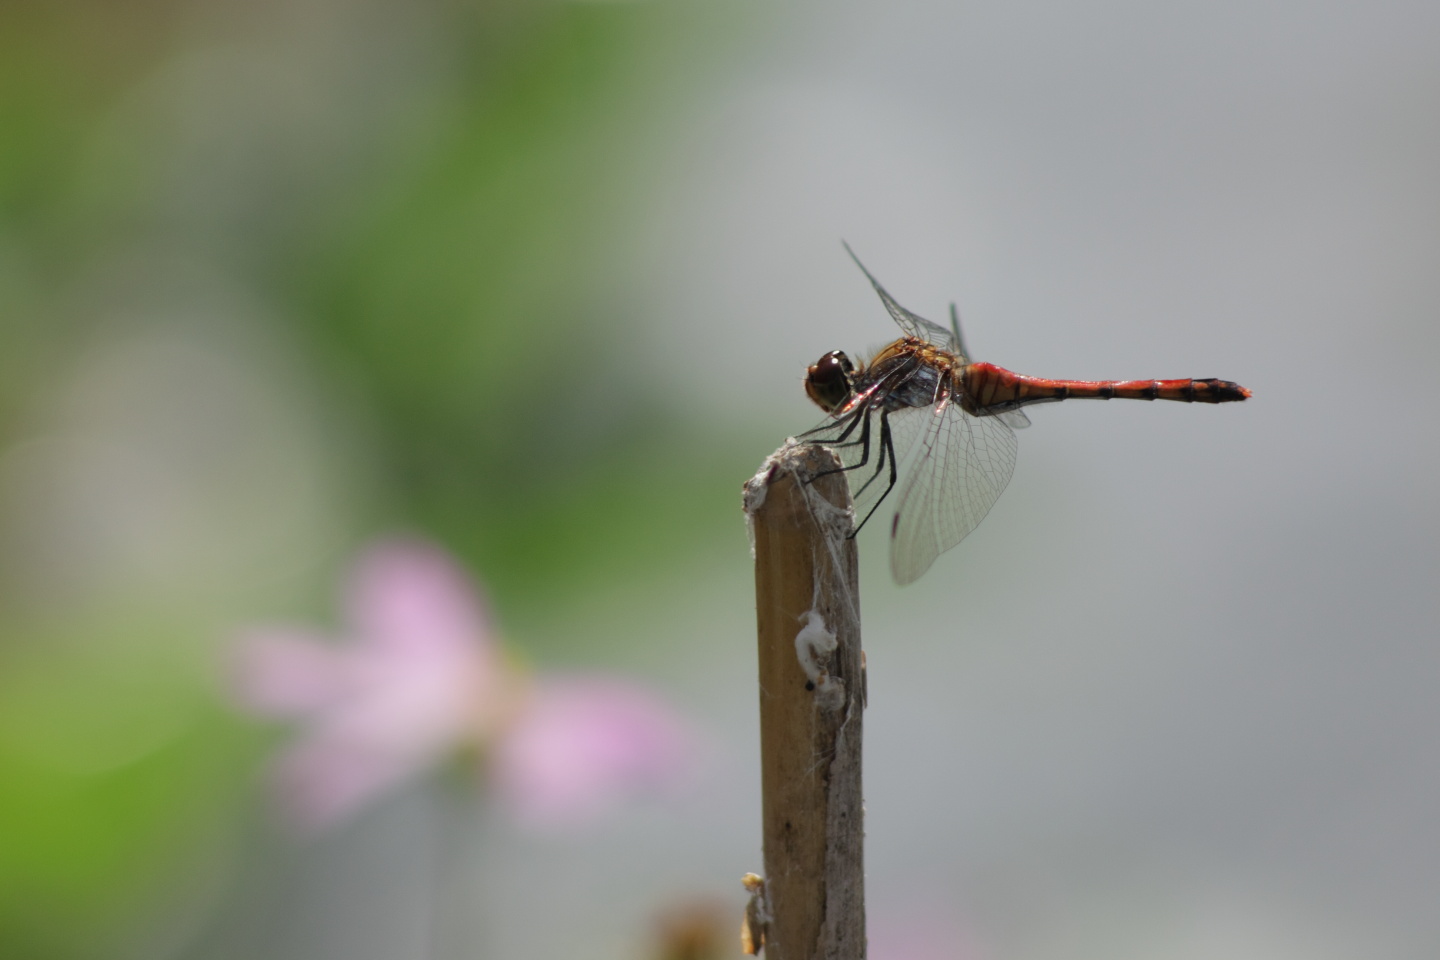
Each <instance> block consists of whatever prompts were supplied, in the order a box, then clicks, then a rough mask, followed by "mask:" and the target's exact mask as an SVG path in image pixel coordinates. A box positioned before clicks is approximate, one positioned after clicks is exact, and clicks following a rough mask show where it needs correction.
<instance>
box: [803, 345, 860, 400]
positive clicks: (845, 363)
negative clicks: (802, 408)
mask: <svg viewBox="0 0 1440 960" xmlns="http://www.w3.org/2000/svg"><path fill="white" fill-rule="evenodd" d="M854 373H855V365H854V364H853V363H851V362H850V358H849V357H847V356H845V354H843V353H841V352H840V351H839V350H831V351H830V352H829V353H827V354H825V356H823V357H821V358H820V359H819V360H816V361H815V362H814V363H813V364H811V365H810V368H809V369H808V370H807V371H806V372H805V392H806V393H808V394H809V395H810V399H811V400H813V401H815V405H816V406H818V407H819V408H820V409H822V410H824V411H825V412H826V413H834V412H835V411H836V410H838V409H840V408H841V407H842V406H844V405H845V402H846V401H847V400H849V399H850V397H851V396H852V395H853V394H854V393H855V386H854V381H853V379H852V376H853V374H854Z"/></svg>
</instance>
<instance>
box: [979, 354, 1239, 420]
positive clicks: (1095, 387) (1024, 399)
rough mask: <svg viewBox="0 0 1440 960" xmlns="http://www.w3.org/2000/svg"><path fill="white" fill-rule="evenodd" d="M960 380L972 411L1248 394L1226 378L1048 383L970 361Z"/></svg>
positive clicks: (1229, 397) (1197, 399)
mask: <svg viewBox="0 0 1440 960" xmlns="http://www.w3.org/2000/svg"><path fill="white" fill-rule="evenodd" d="M960 379H961V382H962V383H963V385H964V393H965V397H964V400H963V401H962V403H963V404H964V405H965V406H966V407H967V408H968V407H972V406H973V407H974V410H972V411H971V412H973V413H982V412H984V411H985V410H986V409H987V408H991V407H995V408H1000V409H1014V408H1016V407H1021V406H1024V405H1026V404H1028V403H1044V402H1054V401H1056V400H1070V399H1080V398H1090V399H1098V400H1109V399H1111V398H1112V397H1116V398H1121V399H1126V400H1179V401H1180V402H1182V403H1228V402H1230V401H1232V400H1244V399H1245V398H1246V397H1248V396H1250V391H1249V390H1247V389H1245V388H1244V387H1242V386H1240V385H1239V384H1238V383H1234V382H1232V381H1230V380H1216V379H1213V378H1211V379H1205V380H1047V379H1045V378H1043V377H1026V376H1021V375H1020V374H1018V373H1014V372H1013V371H1010V370H1006V369H1005V368H1004V367H997V366H995V364H993V363H972V364H970V365H968V366H966V367H965V369H964V370H963V371H962V373H961V375H960Z"/></svg>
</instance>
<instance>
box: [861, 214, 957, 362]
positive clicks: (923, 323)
mask: <svg viewBox="0 0 1440 960" xmlns="http://www.w3.org/2000/svg"><path fill="white" fill-rule="evenodd" d="M842 242H843V241H842ZM845 252H846V253H848V254H850V259H851V260H854V261H855V266H857V267H859V268H860V272H861V273H863V274H865V277H866V279H868V280H869V281H870V285H871V286H872V287H874V288H875V292H876V293H878V294H880V301H881V302H882V303H884V304H885V309H886V310H888V311H890V316H892V317H894V318H895V322H896V323H898V324H899V325H900V329H901V330H904V331H905V332H906V333H907V334H909V335H910V336H912V337H919V338H920V339H921V340H927V341H929V342H930V343H933V344H935V346H937V347H939V348H940V349H942V350H946V351H949V352H950V353H953V354H956V355H958V356H961V357H963V356H964V344H962V343H960V342H958V341H957V340H956V338H955V335H954V334H953V333H951V332H950V331H949V330H947V329H945V328H944V327H942V326H940V325H939V324H937V323H931V322H930V321H929V320H926V319H925V318H924V317H921V316H917V315H916V314H913V313H911V312H910V311H909V310H906V309H905V308H904V307H902V306H900V304H898V303H896V302H895V298H894V297H892V296H890V293H889V292H888V291H887V290H886V289H885V288H884V287H882V286H880V281H879V280H876V279H875V277H874V276H873V275H872V274H871V273H870V271H869V270H866V269H865V264H863V263H861V262H860V258H859V257H857V256H855V251H854V250H851V249H850V244H848V243H846V244H845ZM956 329H957V330H958V329H959V326H958V323H957V325H956Z"/></svg>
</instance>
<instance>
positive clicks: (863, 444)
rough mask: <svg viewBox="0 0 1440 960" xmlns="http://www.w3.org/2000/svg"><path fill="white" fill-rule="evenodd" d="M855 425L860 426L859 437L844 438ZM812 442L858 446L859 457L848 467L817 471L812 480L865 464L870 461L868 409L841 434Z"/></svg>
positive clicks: (824, 444)
mask: <svg viewBox="0 0 1440 960" xmlns="http://www.w3.org/2000/svg"><path fill="white" fill-rule="evenodd" d="M880 417H881V420H884V417H885V415H884V413H883V412H882V413H881V415H880ZM862 421H863V423H862ZM857 425H860V427H861V429H860V439H859V440H846V439H845V438H846V437H848V436H850V434H852V433H854V432H855V427H856V426H857ZM812 442H814V443H819V444H821V445H823V446H826V447H855V446H858V447H859V448H860V459H859V460H858V461H857V462H855V463H852V464H850V466H848V467H836V468H835V469H834V470H826V471H824V472H823V473H817V474H815V476H813V477H811V478H810V479H811V481H812V482H813V481H815V480H819V479H820V478H821V477H828V476H830V474H832V473H846V472H847V471H850V470H854V469H856V468H858V467H863V466H865V464H867V463H869V462H870V410H869V409H866V410H864V411H863V412H862V413H861V414H860V415H859V416H857V417H856V418H855V419H854V420H852V421H850V423H849V424H847V425H846V427H845V429H844V431H842V432H841V434H840V435H839V436H838V437H836V438H835V439H834V440H816V441H812Z"/></svg>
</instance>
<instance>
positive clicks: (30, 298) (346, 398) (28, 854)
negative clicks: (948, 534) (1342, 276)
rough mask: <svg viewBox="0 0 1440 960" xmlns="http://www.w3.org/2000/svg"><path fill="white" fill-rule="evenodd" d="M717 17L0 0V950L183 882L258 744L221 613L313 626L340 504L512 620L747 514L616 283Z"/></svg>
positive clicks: (345, 547) (139, 911)
mask: <svg viewBox="0 0 1440 960" xmlns="http://www.w3.org/2000/svg"><path fill="white" fill-rule="evenodd" d="M743 26H744V25H743V23H741V22H739V21H738V19H734V14H733V12H732V13H728V14H727V13H724V12H723V11H716V10H701V9H699V8H698V7H697V8H691V7H689V6H684V5H676V4H665V3H649V4H584V3H539V2H519V0H500V2H496V3H471V2H462V0H429V2H422V3H414V4H412V3H408V2H403V0H303V2H297V3H284V2H280V0H274V2H260V3H241V2H230V0H210V2H180V0H127V2H113V0H9V2H7V3H5V4H3V5H0V784H3V785H4V786H3V788H0V956H4V957H25V958H28V960H44V958H78V957H88V956H111V955H115V953H114V952H113V950H114V947H115V944H117V943H121V942H128V941H129V940H130V939H131V938H133V937H134V936H137V934H136V930H137V929H140V928H143V927H144V926H145V924H146V923H147V922H149V919H148V918H149V917H150V916H151V914H153V913H154V912H155V911H156V910H157V909H160V908H159V907H157V906H156V905H157V904H162V903H165V902H167V900H166V898H167V897H170V898H173V897H174V896H175V891H177V890H184V889H185V888H186V887H187V886H190V885H193V884H194V883H195V882H196V881H195V879H194V878H195V877H196V876H197V875H201V874H203V872H204V871H203V864H204V863H205V862H206V850H207V849H209V847H210V846H212V845H214V844H215V843H221V842H223V841H222V840H220V839H217V838H223V837H224V836H225V835H226V834H227V833H228V832H231V831H232V830H233V827H232V826H230V825H231V824H232V823H233V822H234V821H235V820H236V818H242V819H243V818H244V817H246V816H247V815H248V814H247V813H246V810H247V809H248V808H249V806H250V805H252V803H253V799H252V797H253V793H254V782H253V781H254V771H255V768H256V766H257V763H258V760H259V758H260V756H261V755H262V752H263V750H264V748H265V746H266V742H267V741H266V735H265V734H261V733H258V732H256V731H255V730H253V729H252V728H251V727H249V726H248V725H246V724H245V723H244V722H243V721H242V720H240V719H237V718H236V717H235V716H233V715H232V713H231V712H230V710H229V709H228V708H227V706H226V704H225V702H224V696H223V692H222V690H221V689H220V688H221V683H220V680H219V679H218V675H219V673H220V667H221V665H222V664H221V660H222V654H223V645H224V641H225V638H226V632H227V631H228V630H229V629H231V628H232V627H233V626H234V625H236V624H243V623H246V622H249V621H252V620H255V619H257V618H266V617H269V618H277V617H283V618H290V619H305V620H309V621H314V622H324V621H325V620H327V619H330V620H333V616H334V614H333V611H334V608H335V604H334V598H333V589H334V580H335V577H336V576H337V575H338V574H339V572H340V571H341V570H343V567H344V563H345V561H346V558H347V557H348V556H349V555H350V554H351V553H353V551H354V550H355V548H356V547H357V546H358V545H360V544H361V543H363V542H364V541H365V540H366V539H367V538H368V537H370V536H373V535H376V534H380V533H386V532H390V531H393V530H396V529H400V530H413V531H418V532H421V533H423V534H425V535H427V536H430V537H432V538H434V539H436V540H438V541H439V542H440V543H442V544H444V545H445V546H446V547H448V548H449V549H451V550H452V551H455V552H456V553H457V554H458V555H459V556H460V557H462V559H463V560H464V561H465V562H466V563H467V564H469V565H470V566H471V568H472V569H473V570H474V571H475V573H476V574H477V576H478V577H479V578H480V580H481V581H482V582H483V583H485V584H486V586H487V589H488V590H489V592H490V594H491V598H492V600H493V602H494V603H495V605H496V607H497V609H498V611H499V618H500V620H501V621H502V623H504V624H505V628H506V630H507V633H508V634H510V635H512V636H513V641H514V642H515V643H518V644H519V645H521V646H522V647H524V646H525V644H526V642H527V636H531V635H533V636H542V637H543V636H546V635H547V630H548V632H549V635H552V636H553V635H556V634H558V633H561V632H563V631H562V630H561V629H560V628H558V627H555V626H554V625H555V624H557V623H558V624H563V623H564V622H565V617H566V616H567V615H571V616H573V615H574V611H575V609H576V603H577V602H578V601H576V599H575V598H577V597H584V596H586V595H593V594H594V593H596V592H603V591H606V590H611V589H619V588H621V587H622V586H625V585H628V587H627V588H628V589H634V585H635V584H637V583H644V582H645V581H646V579H647V578H654V577H660V576H666V575H673V573H674V571H675V569H676V567H677V564H679V565H682V566H683V559H682V558H683V557H685V556H686V555H688V554H692V553H693V552H694V550H695V544H696V543H700V544H709V543H713V542H717V541H719V540H720V539H722V538H725V537H731V538H735V540H736V544H735V546H736V548H737V549H743V541H742V540H740V539H739V534H738V522H737V519H736V516H735V508H736V496H737V489H738V486H737V484H738V481H739V480H740V479H742V478H743V476H744V472H745V470H746V467H747V466H748V465H750V464H751V461H753V460H754V459H755V450H756V449H758V448H754V447H750V448H747V449H743V450H741V449H737V447H736V444H735V442H734V441H733V440H730V441H728V444H727V441H725V440H724V439H723V438H717V431H718V430H719V429H720V428H719V427H718V426H717V425H714V424H709V425H707V424H697V423H694V422H681V421H680V420H679V419H678V418H677V417H676V416H674V415H673V414H672V413H671V412H670V409H669V408H668V407H667V405H666V403H665V402H664V398H663V397H661V396H657V395H656V394H657V391H656V388H655V387H654V386H653V385H652V384H650V383H648V382H647V380H646V378H645V377H644V376H643V375H642V374H643V370H642V369H641V368H640V366H639V364H638V363H637V362H636V361H634V360H633V359H631V358H632V357H633V356H634V355H635V351H636V348H637V345H638V342H639V340H640V338H641V336H642V335H641V333H640V331H639V329H638V327H636V325H635V324H633V323H632V320H631V316H630V312H631V310H632V308H633V301H634V298H633V296H631V295H630V294H628V293H627V291H626V290H625V289H624V288H623V285H622V284H620V283H617V282H616V281H615V280H614V279H613V277H614V276H615V274H614V267H615V263H616V250H617V249H619V248H620V247H621V246H623V238H624V237H625V236H626V233H627V231H629V230H631V229H633V226H634V223H633V220H634V217H635V216H636V214H635V211H636V209H637V208H639V207H641V206H643V199H644V189H645V186H646V182H647V178H649V177H650V176H653V175H654V170H653V168H652V165H651V164H652V162H651V160H650V159H649V158H650V157H651V156H652V155H653V147H654V144H655V142H656V140H657V138H658V137H660V136H661V135H662V130H663V126H664V124H665V122H666V120H667V118H669V117H672V116H674V115H675V113H676V112H677V111H679V110H682V109H683V104H684V97H685V95H686V91H687V90H691V89H693V88H694V87H695V86H697V85H699V84H701V83H703V80H704V73H705V70H706V68H707V67H706V64H707V63H709V62H710V60H711V55H712V54H713V52H714V51H715V50H716V48H717V47H718V46H721V45H723V44H724V43H725V42H726V41H727V37H732V36H734V35H735V34H737V33H738V32H739V31H740V30H742V29H743ZM721 436H722V437H723V436H730V437H733V436H734V434H733V433H725V434H723V435H721ZM577 642H578V641H577ZM562 647H563V642H561V643H560V646H556V647H554V649H551V650H550V651H549V652H550V653H552V654H553V653H556V652H557V651H558V652H559V653H563V652H564V651H563V649H561V648H562ZM532 654H533V655H536V656H539V657H544V656H546V655H547V650H546V649H545V648H544V645H543V642H542V644H541V647H540V648H539V649H537V650H533V651H532Z"/></svg>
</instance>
